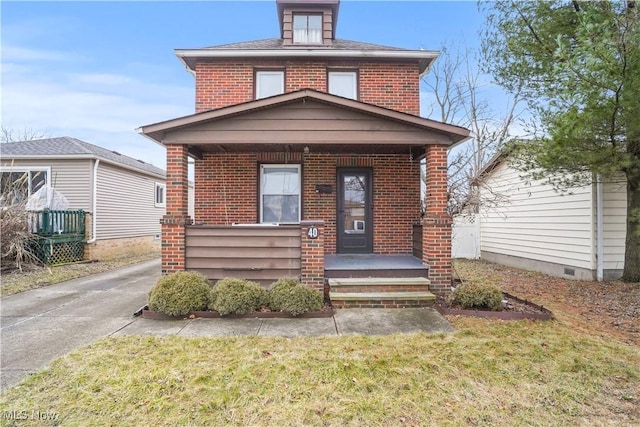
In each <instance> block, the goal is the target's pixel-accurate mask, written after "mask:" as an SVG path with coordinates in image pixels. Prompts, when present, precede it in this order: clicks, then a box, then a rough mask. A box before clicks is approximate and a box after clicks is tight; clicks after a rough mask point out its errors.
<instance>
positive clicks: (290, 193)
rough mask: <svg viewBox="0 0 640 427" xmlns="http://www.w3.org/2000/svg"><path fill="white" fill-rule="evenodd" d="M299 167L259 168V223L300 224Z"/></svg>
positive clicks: (276, 166)
mask: <svg viewBox="0 0 640 427" xmlns="http://www.w3.org/2000/svg"><path fill="white" fill-rule="evenodd" d="M300 175H301V174H300V165H261V166H260V222H262V223H275V224H281V223H298V222H300V188H301V185H300V179H301V176H300Z"/></svg>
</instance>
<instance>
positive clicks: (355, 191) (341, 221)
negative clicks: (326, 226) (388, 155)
mask: <svg viewBox="0 0 640 427" xmlns="http://www.w3.org/2000/svg"><path fill="white" fill-rule="evenodd" d="M372 187H373V186H372V174H371V169H360V168H359V169H339V170H338V219H337V231H338V253H372V252H373V202H372V200H373V191H372Z"/></svg>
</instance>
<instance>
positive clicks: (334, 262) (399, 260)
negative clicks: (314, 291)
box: [324, 254, 429, 279]
mask: <svg viewBox="0 0 640 427" xmlns="http://www.w3.org/2000/svg"><path fill="white" fill-rule="evenodd" d="M324 276H325V278H327V279H338V278H366V277H379V278H397V277H425V278H428V277H429V267H428V266H427V265H425V264H424V263H423V262H422V260H421V259H418V258H416V257H415V256H413V255H380V254H330V255H325V256H324Z"/></svg>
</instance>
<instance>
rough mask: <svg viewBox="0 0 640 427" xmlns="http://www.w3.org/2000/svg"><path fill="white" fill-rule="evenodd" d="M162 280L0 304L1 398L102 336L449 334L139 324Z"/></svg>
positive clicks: (375, 321)
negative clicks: (141, 310)
mask: <svg viewBox="0 0 640 427" xmlns="http://www.w3.org/2000/svg"><path fill="white" fill-rule="evenodd" d="M159 277H160V260H158V259H156V260H151V261H147V262H143V263H140V264H136V265H132V266H130V267H125V268H121V269H119V270H115V271H112V272H108V273H102V274H97V275H94V276H89V277H85V278H81V279H76V280H71V281H68V282H64V283H59V284H57V285H53V286H49V287H46V288H42V289H36V290H33V291H27V292H22V293H20V294H16V295H11V296H8V297H5V298H2V299H0V386H1V388H0V391H3V390H6V389H7V388H9V387H11V386H12V385H13V384H16V383H17V382H19V381H20V380H22V379H23V378H25V377H26V376H27V375H28V373H29V372H36V371H40V370H42V369H44V368H45V367H46V366H47V365H48V364H49V363H51V362H52V361H53V360H54V359H56V358H58V357H60V356H63V355H65V354H67V353H69V352H70V351H72V350H75V349H77V348H78V347H81V346H84V345H88V344H90V343H92V342H93V341H95V340H97V339H99V338H102V337H105V336H112V335H113V336H120V335H160V336H162V335H165V336H166V335H179V336H184V337H197V336H200V337H201V336H206V337H224V336H238V335H268V336H280V337H290V338H293V337H300V336H321V335H335V336H337V335H350V334H362V335H388V334H396V333H413V332H426V333H448V332H452V331H453V328H452V327H451V325H450V324H449V322H447V320H446V319H444V318H443V317H442V316H440V314H438V312H437V311H436V310H435V309H432V308H416V309H375V308H374V309H365V308H357V309H348V310H347V309H343V310H337V311H336V312H335V314H334V315H333V316H332V317H325V318H312V319H255V318H254V319H185V320H175V321H162V320H150V319H143V318H140V317H134V316H133V313H134V312H135V311H137V310H138V309H139V308H140V307H142V306H143V305H145V304H146V303H147V294H148V292H149V290H150V289H151V288H152V287H153V285H154V284H155V283H156V282H157V281H158V278H159Z"/></svg>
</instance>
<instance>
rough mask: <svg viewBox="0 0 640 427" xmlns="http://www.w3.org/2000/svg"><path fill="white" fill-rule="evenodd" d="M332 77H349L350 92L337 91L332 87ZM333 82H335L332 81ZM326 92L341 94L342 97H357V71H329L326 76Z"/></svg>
mask: <svg viewBox="0 0 640 427" xmlns="http://www.w3.org/2000/svg"><path fill="white" fill-rule="evenodd" d="M332 77H351V80H352V82H353V86H352V91H351V93H346V92H339V91H338V90H336V88H335V87H332ZM334 84H335V83H334ZM327 86H328V89H329V90H328V92H329V93H330V94H332V95H337V96H342V97H343V98H350V99H355V100H357V99H358V72H357V71H329V76H328V78H327Z"/></svg>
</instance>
